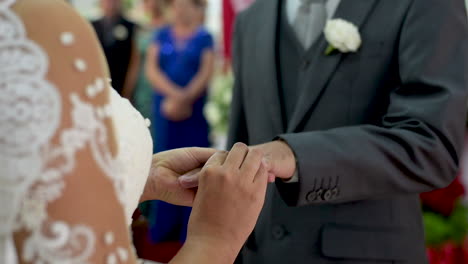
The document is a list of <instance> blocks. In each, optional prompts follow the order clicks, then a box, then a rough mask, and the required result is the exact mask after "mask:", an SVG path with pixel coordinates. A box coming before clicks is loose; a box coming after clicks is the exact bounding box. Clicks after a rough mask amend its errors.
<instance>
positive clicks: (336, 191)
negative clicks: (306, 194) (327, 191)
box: [331, 187, 340, 199]
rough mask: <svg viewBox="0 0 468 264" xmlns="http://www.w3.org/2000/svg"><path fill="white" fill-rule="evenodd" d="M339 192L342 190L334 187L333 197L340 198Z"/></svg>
mask: <svg viewBox="0 0 468 264" xmlns="http://www.w3.org/2000/svg"><path fill="white" fill-rule="evenodd" d="M339 192H340V191H339V190H338V188H336V187H335V188H333V189H332V190H331V195H332V199H336V198H338V194H339Z"/></svg>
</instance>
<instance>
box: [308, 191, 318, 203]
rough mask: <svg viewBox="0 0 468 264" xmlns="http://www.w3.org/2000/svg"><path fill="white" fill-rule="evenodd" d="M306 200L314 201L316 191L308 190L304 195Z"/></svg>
mask: <svg viewBox="0 0 468 264" xmlns="http://www.w3.org/2000/svg"><path fill="white" fill-rule="evenodd" d="M306 200H307V201H308V202H314V201H315V200H317V192H316V191H311V192H309V193H308V194H307V196H306Z"/></svg>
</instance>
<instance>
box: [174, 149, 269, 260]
mask: <svg viewBox="0 0 468 264" xmlns="http://www.w3.org/2000/svg"><path fill="white" fill-rule="evenodd" d="M267 183H268V171H267V169H266V167H265V164H264V162H263V153H262V152H261V151H260V150H258V149H253V150H249V148H248V147H247V146H246V145H245V144H241V143H238V144H236V145H235V146H234V147H233V149H232V150H231V151H230V152H229V153H227V152H217V153H216V154H215V155H213V156H212V157H211V158H210V159H209V160H208V162H207V163H206V165H205V166H204V167H203V169H202V171H201V173H200V185H199V187H198V192H197V195H196V198H195V202H194V205H193V210H192V214H191V217H190V221H189V226H188V235H187V242H186V244H185V245H184V248H183V249H182V250H181V252H180V254H179V255H178V256H177V257H176V258H175V259H174V261H173V262H172V263H188V261H185V260H190V263H233V261H234V259H235V258H236V256H237V254H238V253H239V250H240V248H241V247H242V245H243V244H244V242H245V240H246V239H247V237H248V235H249V234H250V233H251V232H252V230H253V228H254V226H255V223H256V221H257V218H258V216H259V214H260V210H261V208H262V206H263V203H264V200H265V193H266V187H267Z"/></svg>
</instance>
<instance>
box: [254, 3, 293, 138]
mask: <svg viewBox="0 0 468 264" xmlns="http://www.w3.org/2000/svg"><path fill="white" fill-rule="evenodd" d="M262 4H263V6H261V9H260V10H261V11H260V12H262V13H261V14H260V15H259V19H258V20H257V21H258V23H259V24H260V25H259V30H258V34H257V39H256V42H255V43H257V45H256V54H257V62H256V63H255V64H254V65H257V66H258V68H256V69H252V70H253V71H255V72H257V74H256V75H257V76H259V77H258V78H257V82H258V83H257V85H256V87H255V88H257V87H266V88H265V93H264V98H265V99H264V100H266V102H265V103H266V107H267V108H268V111H269V116H270V119H271V122H272V124H273V128H274V129H275V132H276V133H284V132H285V124H284V123H283V122H284V121H283V117H282V113H281V102H280V97H279V89H278V77H277V76H278V75H277V74H278V73H277V69H276V54H275V48H276V30H277V23H278V20H279V17H278V10H279V4H280V0H265V1H263V3H262ZM260 43H261V44H260Z"/></svg>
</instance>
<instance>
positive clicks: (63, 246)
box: [0, 0, 115, 264]
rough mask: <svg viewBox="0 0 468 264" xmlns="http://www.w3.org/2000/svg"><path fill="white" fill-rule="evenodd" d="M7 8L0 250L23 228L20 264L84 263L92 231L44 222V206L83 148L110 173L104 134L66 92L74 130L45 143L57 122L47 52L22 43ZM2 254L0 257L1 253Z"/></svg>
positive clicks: (2, 47) (0, 5)
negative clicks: (25, 263)
mask: <svg viewBox="0 0 468 264" xmlns="http://www.w3.org/2000/svg"><path fill="white" fill-rule="evenodd" d="M13 2H14V1H5V0H0V123H1V126H0V168H2V174H1V175H0V201H9V202H4V203H2V210H0V244H1V243H2V241H8V240H11V237H12V234H13V231H15V230H18V229H25V230H26V231H28V233H29V236H28V238H27V239H26V242H25V244H24V249H23V252H24V254H23V256H22V257H23V259H24V260H25V261H29V262H32V263H80V264H81V263H86V262H87V259H88V258H89V257H90V256H91V255H92V253H93V250H94V244H95V241H96V239H95V235H94V233H93V231H92V230H91V228H89V227H87V226H85V225H76V226H70V225H68V224H67V223H65V222H61V221H55V220H53V219H49V217H48V215H47V204H48V203H49V202H51V201H54V200H56V199H57V198H59V197H60V196H61V194H62V191H63V188H64V185H65V183H64V180H63V177H64V176H65V175H66V174H67V173H70V172H71V171H72V170H73V169H74V167H75V153H76V152H77V151H79V150H80V149H83V148H84V147H85V145H86V144H88V143H89V144H91V146H92V149H93V154H94V157H95V158H96V160H97V161H98V164H99V165H100V166H101V167H102V168H103V170H104V171H105V172H107V173H108V174H109V175H115V174H114V173H115V171H113V170H112V169H111V168H115V167H114V164H115V161H114V160H112V158H111V156H110V151H109V150H108V146H107V139H106V135H107V131H106V128H105V126H104V125H103V124H102V122H101V121H100V120H98V119H97V118H96V117H95V109H94V108H93V107H92V106H91V105H90V104H87V103H85V102H83V101H82V100H81V99H80V98H79V97H78V95H76V94H71V96H70V98H69V99H70V100H71V101H72V103H73V111H72V120H73V126H72V127H71V128H69V129H66V130H64V131H63V132H62V133H61V135H60V142H59V143H58V144H57V145H52V144H51V143H50V141H51V138H52V137H53V136H54V135H55V134H56V133H57V130H58V127H59V123H60V120H61V112H62V111H61V107H62V105H61V98H60V95H59V93H58V91H57V89H56V88H55V87H54V85H53V84H51V83H49V82H48V81H46V77H45V75H46V72H47V70H48V59H47V56H46V54H45V53H44V52H43V51H42V50H41V48H40V47H39V46H37V45H36V44H35V43H33V42H32V41H30V40H28V39H27V38H26V34H25V30H24V26H23V25H22V23H21V21H20V19H19V18H18V17H17V16H16V15H15V14H14V13H13V12H12V11H11V10H10V9H9V7H10V5H12V4H13ZM81 66H82V65H81ZM84 68H85V67H79V70H80V71H82V70H84ZM4 248H5V247H0V256H2V255H6V252H1V250H5V249H4ZM3 253H5V254H3Z"/></svg>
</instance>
